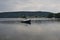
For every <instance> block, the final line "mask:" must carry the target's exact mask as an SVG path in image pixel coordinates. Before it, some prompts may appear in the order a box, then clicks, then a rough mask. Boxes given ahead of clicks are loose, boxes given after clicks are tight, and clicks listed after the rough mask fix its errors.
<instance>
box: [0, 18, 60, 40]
mask: <svg viewBox="0 0 60 40" xmlns="http://www.w3.org/2000/svg"><path fill="white" fill-rule="evenodd" d="M19 20H20V19H18V20H16V19H14V20H13V19H8V18H7V19H6V18H5V19H4V18H3V19H0V40H60V21H54V20H53V21H52V20H51V21H50V20H32V22H31V24H25V23H21V22H20V21H19Z"/></svg>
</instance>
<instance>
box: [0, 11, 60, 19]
mask: <svg viewBox="0 0 60 40" xmlns="http://www.w3.org/2000/svg"><path fill="white" fill-rule="evenodd" d="M26 17H31V18H32V17H39V18H40V17H45V18H53V17H55V18H60V13H56V14H55V13H51V12H41V11H38V12H2V13H0V18H26Z"/></svg>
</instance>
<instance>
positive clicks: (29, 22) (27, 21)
mask: <svg viewBox="0 0 60 40" xmlns="http://www.w3.org/2000/svg"><path fill="white" fill-rule="evenodd" d="M21 23H28V24H31V20H26V21H21Z"/></svg>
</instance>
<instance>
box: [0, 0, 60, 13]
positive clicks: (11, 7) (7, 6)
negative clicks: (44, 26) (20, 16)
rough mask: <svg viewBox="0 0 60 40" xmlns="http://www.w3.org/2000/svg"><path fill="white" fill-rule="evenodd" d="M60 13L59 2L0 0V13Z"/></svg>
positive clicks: (53, 0)
mask: <svg viewBox="0 0 60 40" xmlns="http://www.w3.org/2000/svg"><path fill="white" fill-rule="evenodd" d="M21 10H22V11H31V10H33V11H41V10H42V11H51V12H60V1H59V0H0V11H21Z"/></svg>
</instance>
